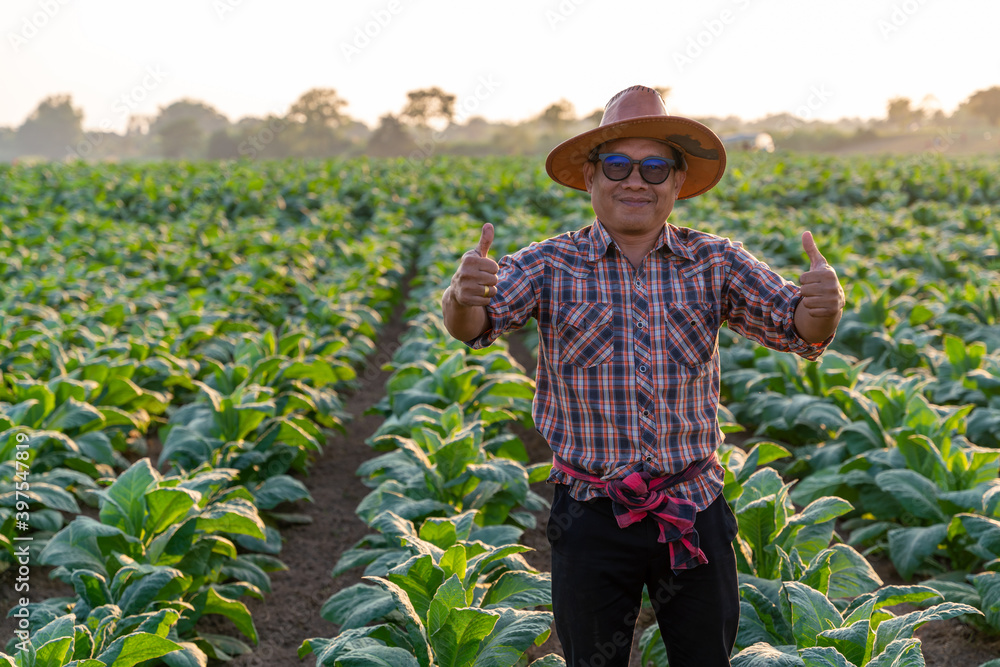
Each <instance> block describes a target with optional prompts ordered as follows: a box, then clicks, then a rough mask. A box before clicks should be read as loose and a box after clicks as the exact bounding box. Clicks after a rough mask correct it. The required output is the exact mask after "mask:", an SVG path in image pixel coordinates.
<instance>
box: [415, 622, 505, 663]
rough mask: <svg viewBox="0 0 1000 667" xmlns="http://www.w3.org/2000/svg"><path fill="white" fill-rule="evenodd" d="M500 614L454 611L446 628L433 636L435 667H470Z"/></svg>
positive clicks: (444, 626)
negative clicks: (468, 666)
mask: <svg viewBox="0 0 1000 667" xmlns="http://www.w3.org/2000/svg"><path fill="white" fill-rule="evenodd" d="M499 618H500V612H498V611H491V610H486V609H475V608H468V607H467V608H459V609H452V610H451V611H450V612H449V613H448V617H447V619H446V620H445V622H444V624H443V625H442V626H441V627H440V628H439V629H438V631H437V632H435V633H434V634H432V635H431V637H430V640H431V646H433V648H434V658H435V660H434V664H435V665H437V666H439V667H466V666H467V665H469V664H471V663H472V662H473V660H474V658H475V657H476V656H477V654H478V652H479V645H480V643H481V642H482V641H483V639H485V638H486V636H487V635H489V634H490V632H492V631H493V628H494V627H495V626H496V624H497V621H498V620H499Z"/></svg>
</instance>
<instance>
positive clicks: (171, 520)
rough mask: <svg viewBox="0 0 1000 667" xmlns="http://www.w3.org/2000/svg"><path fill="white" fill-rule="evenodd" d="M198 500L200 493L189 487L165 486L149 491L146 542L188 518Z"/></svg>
mask: <svg viewBox="0 0 1000 667" xmlns="http://www.w3.org/2000/svg"><path fill="white" fill-rule="evenodd" d="M198 500H199V498H198V495H197V494H196V493H195V492H193V491H190V490H188V489H179V488H168V487H165V488H160V489H153V490H152V491H150V492H149V493H147V494H146V510H147V515H146V521H145V524H144V526H143V527H144V534H145V537H146V542H147V543H148V542H149V541H150V540H151V539H152V538H153V537H154V536H156V535H159V534H160V533H162V532H163V531H164V530H166V529H167V528H169V527H170V526H172V525H173V524H175V523H178V522H180V521H182V520H183V519H184V518H186V517H187V515H188V512H189V511H190V510H191V508H192V507H194V506H195V504H196V503H197V502H198Z"/></svg>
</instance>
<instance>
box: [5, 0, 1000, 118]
mask: <svg viewBox="0 0 1000 667" xmlns="http://www.w3.org/2000/svg"><path fill="white" fill-rule="evenodd" d="M998 27H1000V2H998V1H997V0H951V1H950V2H945V1H944V0H836V1H830V0H702V1H700V2H695V1H688V2H679V1H676V0H660V1H658V2H657V1H654V0H637V1H633V2H628V1H625V0H621V1H618V2H612V1H611V0H534V1H529V0H506V1H504V2H493V3H485V2H474V1H470V0H465V1H464V2H460V1H459V0H440V1H437V0H351V1H350V2H345V1H341V0H283V1H281V2H279V1H278V0H169V1H168V0H0V126H17V125H20V124H21V123H22V122H23V121H24V119H25V118H26V117H27V116H28V115H29V114H30V113H31V112H32V110H34V109H35V107H37V105H38V103H39V102H40V101H41V99H42V98H44V97H46V96H47V95H51V94H56V93H69V94H71V95H72V97H73V102H74V104H75V106H77V107H79V108H82V109H83V111H84V128H85V129H88V130H93V129H97V128H99V127H102V126H103V127H107V128H110V129H114V130H116V131H121V130H122V129H123V128H124V127H125V125H126V122H127V118H128V115H129V113H133V112H135V113H145V114H155V113H157V110H158V108H159V107H163V106H166V105H168V104H170V103H171V102H174V101H176V100H178V99H181V98H183V97H191V98H194V99H197V100H201V101H203V102H206V103H208V104H210V105H212V106H214V107H215V108H216V109H218V110H219V111H221V112H222V113H223V114H225V115H226V116H227V117H229V119H230V120H232V121H235V120H237V119H239V118H241V117H243V116H248V115H254V116H263V115H266V114H268V113H277V114H284V113H285V112H287V111H288V108H289V106H290V105H291V104H292V103H293V102H294V101H295V99H296V98H297V97H298V96H299V95H301V94H302V93H303V92H305V91H306V90H308V89H310V88H315V87H326V88H334V89H336V90H337V92H338V93H339V94H340V95H341V97H343V98H344V99H346V100H347V101H348V106H347V108H346V109H345V111H346V113H347V114H348V115H350V116H352V117H354V118H357V119H359V120H361V121H363V122H365V123H367V124H368V125H369V126H372V127H373V126H374V125H375V124H376V123H377V121H378V118H379V117H380V116H381V115H383V114H386V113H390V112H391V113H398V112H399V111H400V110H401V109H402V108H403V106H404V105H405V103H406V93H407V91H410V90H415V89H418V88H426V87H431V86H439V87H441V88H443V89H444V90H445V91H447V92H449V93H452V94H454V95H455V96H456V98H457V106H458V110H459V117H460V119H461V118H462V117H463V116H464V117H468V116H472V115H482V116H484V117H486V118H487V119H489V120H523V119H526V118H529V117H531V116H534V115H537V114H539V113H540V112H541V111H542V110H543V109H544V108H545V107H546V106H548V105H549V104H551V103H553V102H555V101H557V100H559V99H560V98H565V99H567V100H569V101H570V102H572V103H573V105H574V107H575V111H576V114H577V115H578V116H584V115H587V114H589V113H590V112H591V111H593V110H595V109H599V108H603V106H604V104H605V103H606V102H607V100H608V98H610V97H611V96H612V95H613V94H614V93H616V92H617V91H619V90H621V89H623V88H625V87H628V86H630V85H633V84H637V83H639V84H644V85H649V86H668V87H670V88H671V89H672V92H671V94H670V96H669V98H668V100H667V105H668V107H669V108H670V111H671V112H672V113H678V114H682V115H691V116H709V115H714V116H725V115H730V114H734V115H738V116H741V117H743V118H746V119H752V118H759V117H762V116H764V115H767V114H769V113H777V112H782V111H785V112H789V113H793V114H797V115H799V116H802V117H806V118H808V117H812V118H820V119H825V120H832V119H836V118H840V117H845V116H850V117H855V116H856V117H862V118H873V117H884V116H885V111H886V102H887V101H888V100H889V99H890V98H892V97H897V96H904V97H909V98H910V99H911V100H912V101H913V102H914V103H915V104H919V103H921V101H923V100H924V99H925V97H926V96H928V95H933V96H934V97H935V98H936V103H935V104H936V105H937V106H938V107H940V108H941V109H943V110H944V111H946V112H951V111H953V110H954V108H955V107H956V106H957V105H958V104H959V103H960V102H962V101H963V100H964V99H966V98H967V97H968V96H969V95H971V94H972V93H973V92H975V91H976V90H981V89H984V88H988V87H991V86H995V85H1000V50H998V49H997V48H996V44H997V38H996V35H997V30H998Z"/></svg>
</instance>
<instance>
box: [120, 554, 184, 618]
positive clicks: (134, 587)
mask: <svg viewBox="0 0 1000 667" xmlns="http://www.w3.org/2000/svg"><path fill="white" fill-rule="evenodd" d="M148 567H149V566H148ZM150 569H151V570H152V571H151V572H149V573H148V574H145V575H144V576H141V573H136V574H134V575H132V578H131V579H130V580H129V582H128V585H127V587H126V588H125V590H124V591H123V592H122V593H121V595H120V596H119V598H118V606H119V607H121V610H122V615H123V616H131V615H133V614H139V613H142V612H143V611H146V608H147V606H148V605H149V603H150V602H152V601H153V600H159V599H162V596H161V591H163V590H164V589H165V588H166V589H167V590H168V591H170V592H171V593H175V592H176V591H177V589H180V590H183V589H184V588H186V585H184V584H183V583H182V582H184V581H185V580H190V578H189V577H188V575H186V574H185V573H184V572H182V571H180V570H178V569H176V568H173V567H163V566H151V567H150ZM167 597H170V595H168V596H167Z"/></svg>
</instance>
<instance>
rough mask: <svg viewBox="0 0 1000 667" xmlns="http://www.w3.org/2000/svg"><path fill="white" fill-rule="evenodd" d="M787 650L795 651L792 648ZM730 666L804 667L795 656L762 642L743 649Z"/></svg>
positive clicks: (734, 657) (800, 660) (800, 659)
mask: <svg viewBox="0 0 1000 667" xmlns="http://www.w3.org/2000/svg"><path fill="white" fill-rule="evenodd" d="M788 648H790V649H791V650H794V649H795V647H794V646H790V647H788ZM730 664H731V665H732V667H805V662H803V661H802V658H800V657H799V656H798V655H797V654H795V653H786V652H784V651H782V650H780V649H779V648H777V647H774V646H771V645H770V644H764V643H763V642H761V643H757V644H753V645H752V646H748V647H747V648H745V649H743V650H742V651H740V652H739V653H737V654H736V655H735V656H733V658H732V661H731V662H730Z"/></svg>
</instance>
